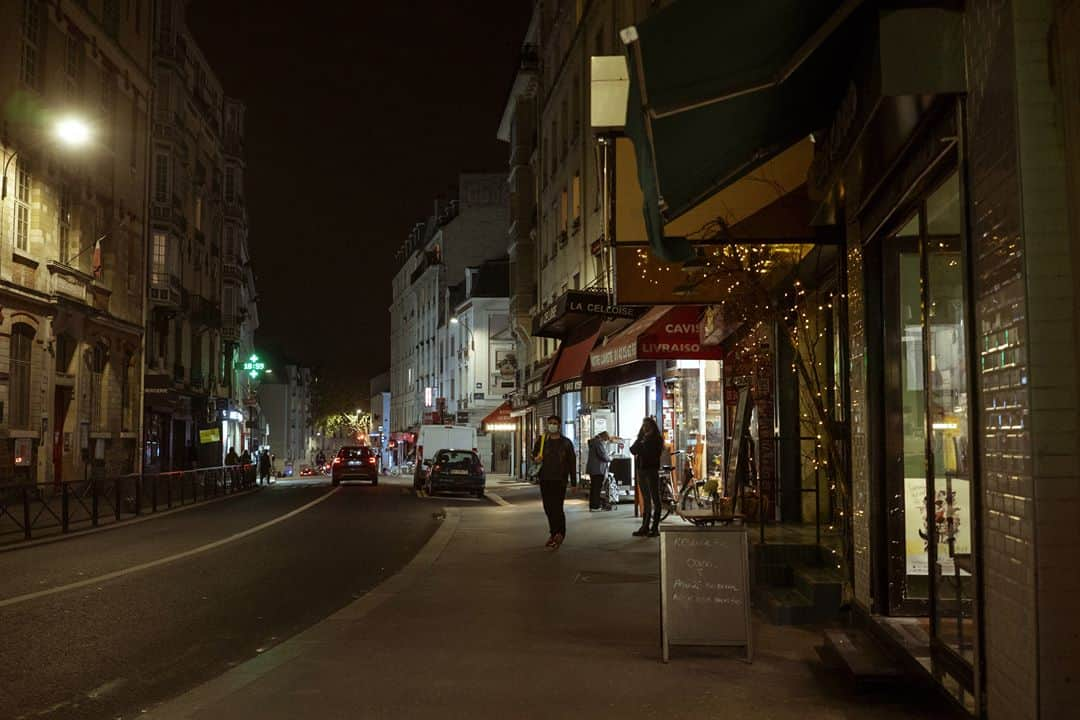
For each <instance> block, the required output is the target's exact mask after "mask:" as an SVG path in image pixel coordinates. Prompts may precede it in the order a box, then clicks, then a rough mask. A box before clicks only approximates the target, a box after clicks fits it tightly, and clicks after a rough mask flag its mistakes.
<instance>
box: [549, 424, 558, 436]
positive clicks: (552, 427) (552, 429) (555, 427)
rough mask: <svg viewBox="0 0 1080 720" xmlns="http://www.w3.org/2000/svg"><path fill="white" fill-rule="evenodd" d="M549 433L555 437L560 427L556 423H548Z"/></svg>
mask: <svg viewBox="0 0 1080 720" xmlns="http://www.w3.org/2000/svg"><path fill="white" fill-rule="evenodd" d="M548 432H549V433H551V434H552V435H554V434H555V433H557V432H559V426H558V425H556V424H555V423H548Z"/></svg>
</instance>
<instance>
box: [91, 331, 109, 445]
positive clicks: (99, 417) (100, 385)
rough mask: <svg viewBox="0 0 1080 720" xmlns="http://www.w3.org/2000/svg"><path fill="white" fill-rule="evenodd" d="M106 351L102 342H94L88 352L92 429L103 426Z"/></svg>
mask: <svg viewBox="0 0 1080 720" xmlns="http://www.w3.org/2000/svg"><path fill="white" fill-rule="evenodd" d="M107 359H108V351H107V350H106V348H105V345H104V344H103V343H100V342H99V343H96V344H95V345H94V349H93V351H91V353H90V418H91V423H92V424H93V427H94V429H96V430H103V429H104V427H105V416H106V408H105V406H104V405H105V404H104V402H103V401H102V398H103V397H104V395H105V365H106V364H107V362H108V360H107Z"/></svg>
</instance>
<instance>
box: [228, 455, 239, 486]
mask: <svg viewBox="0 0 1080 720" xmlns="http://www.w3.org/2000/svg"><path fill="white" fill-rule="evenodd" d="M225 464H226V465H228V466H229V468H228V469H227V470H226V471H225V472H226V473H228V476H229V481H230V485H231V487H232V488H233V489H234V490H235V489H236V486H237V484H238V483H239V476H238V475H237V472H236V466H237V465H239V464H240V456H239V455H237V454H236V448H234V447H230V448H229V452H227V453H226V454H225Z"/></svg>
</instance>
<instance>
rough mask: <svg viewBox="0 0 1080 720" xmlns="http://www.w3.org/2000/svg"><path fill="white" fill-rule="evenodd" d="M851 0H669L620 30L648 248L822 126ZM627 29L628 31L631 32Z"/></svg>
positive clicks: (844, 81)
mask: <svg viewBox="0 0 1080 720" xmlns="http://www.w3.org/2000/svg"><path fill="white" fill-rule="evenodd" d="M859 5H860V3H859V2H857V1H854V0H846V1H843V2H842V1H841V0H728V1H725V2H717V0H675V2H673V3H671V4H670V5H668V6H667V7H666V8H664V9H663V10H661V11H660V12H657V13H656V14H654V15H652V16H651V17H649V18H648V19H646V20H644V21H643V22H641V23H640V24H639V25H637V26H636V27H635V28H633V29H628V30H627V31H624V37H626V35H627V33H629V35H630V39H631V42H629V43H628V45H627V52H628V55H629V65H630V95H629V102H628V112H627V119H626V134H627V136H628V137H630V139H631V140H632V141H633V142H634V147H635V151H636V153H637V162H638V179H639V182H640V183H641V188H642V191H643V193H644V196H645V208H644V212H645V223H646V227H647V229H648V234H649V243H650V245H651V246H652V248H653V251H654V252H655V253H656V254H657V255H659V256H660V257H661V258H663V259H665V260H668V261H679V260H684V259H686V258H687V257H689V255H690V254H691V249H690V246H689V243H688V242H687V241H686V240H685V239H675V238H667V239H665V238H664V237H663V227H664V223H665V222H669V221H671V220H672V219H674V218H676V217H678V216H679V215H680V214H682V213H683V212H685V211H687V210H688V209H690V208H691V207H693V206H694V205H696V204H697V203H699V202H700V201H702V200H704V199H705V198H707V197H708V196H710V195H712V194H713V193H715V192H717V191H718V190H721V189H723V188H724V187H726V186H727V185H730V184H731V183H733V182H735V181H736V180H738V179H739V178H741V177H742V176H744V175H745V174H746V173H748V172H750V171H751V170H753V169H754V168H756V167H758V166H759V165H761V164H762V163H764V162H766V161H767V160H769V159H770V158H772V157H774V156H775V155H777V154H778V153H780V152H782V151H783V150H785V149H786V148H788V147H790V146H791V145H793V144H794V143H796V142H798V141H799V140H801V139H803V138H805V137H806V136H807V135H809V134H810V133H811V132H814V131H815V130H820V129H822V128H824V127H826V126H827V125H828V124H829V123H830V121H831V119H832V116H833V113H834V111H835V109H836V107H837V105H838V103H839V101H840V99H841V97H842V96H843V93H844V90H845V88H846V87H847V85H848V83H849V72H850V67H849V66H850V63H851V56H850V54H849V53H850V49H849V48H848V47H847V42H846V41H847V39H848V38H847V35H848V34H849V33H851V32H852V28H853V27H854V20H855V18H854V13H855V11H856V9H857V8H858V6H859ZM634 31H636V35H637V39H636V41H634V40H633V33H634Z"/></svg>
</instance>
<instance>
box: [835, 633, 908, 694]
mask: <svg viewBox="0 0 1080 720" xmlns="http://www.w3.org/2000/svg"><path fill="white" fill-rule="evenodd" d="M824 640H825V642H824V644H823V645H821V646H819V647H818V648H817V652H818V655H819V656H820V657H821V660H822V662H823V663H824V664H825V665H826V666H828V667H831V668H833V669H835V670H837V671H839V672H841V673H843V674H844V675H845V676H846V677H847V678H848V679H849V680H850V681H851V682H852V683H853V684H854V685H855V686H856V687H869V686H882V685H896V684H900V683H903V682H905V676H904V671H903V668H902V667H901V666H900V664H899V663H897V662H896V661H895V660H894V659H893V658H892V657H890V656H889V655H888V654H887V653H886V652H885V651H884V650H882V648H881V647H880V646H879V645H878V644H877V643H876V642H875V641H874V640H873V638H871V637H870V636H869V635H867V634H866V633H864V632H862V631H859V630H852V629H830V630H826V631H825V633H824Z"/></svg>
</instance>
